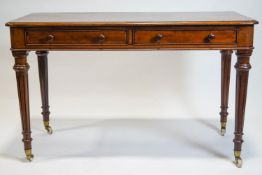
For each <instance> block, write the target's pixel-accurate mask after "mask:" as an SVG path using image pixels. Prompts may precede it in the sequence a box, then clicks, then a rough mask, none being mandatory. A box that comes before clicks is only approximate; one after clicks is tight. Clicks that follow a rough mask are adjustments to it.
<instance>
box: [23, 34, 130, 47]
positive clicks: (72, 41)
mask: <svg viewBox="0 0 262 175" xmlns="http://www.w3.org/2000/svg"><path fill="white" fill-rule="evenodd" d="M26 43H27V45H39V44H41V45H42V44H48V45H89V44H90V45H115V44H117V45H121V44H127V32H126V31H125V30H63V31H62V30H58V31H56V30H50V31H39V30H38V31H27V32H26Z"/></svg>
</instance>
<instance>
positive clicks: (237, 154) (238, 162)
mask: <svg viewBox="0 0 262 175" xmlns="http://www.w3.org/2000/svg"><path fill="white" fill-rule="evenodd" d="M234 154H235V161H234V163H235V165H236V166H237V167H238V168H241V167H242V163H243V161H242V159H241V157H240V154H241V151H235V152H234Z"/></svg>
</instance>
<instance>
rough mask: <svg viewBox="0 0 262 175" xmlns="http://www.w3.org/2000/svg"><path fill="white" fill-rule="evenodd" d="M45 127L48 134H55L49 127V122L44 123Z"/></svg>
mask: <svg viewBox="0 0 262 175" xmlns="http://www.w3.org/2000/svg"><path fill="white" fill-rule="evenodd" d="M44 126H45V129H46V130H47V133H48V134H52V133H53V129H52V128H51V126H50V125H49V121H44Z"/></svg>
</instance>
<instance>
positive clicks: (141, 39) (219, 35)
mask: <svg viewBox="0 0 262 175" xmlns="http://www.w3.org/2000/svg"><path fill="white" fill-rule="evenodd" d="M234 43H236V31H235V30H233V29H232V30H136V31H135V36H134V44H136V45H154V44H160V45H161V44H163V45H166V44H234Z"/></svg>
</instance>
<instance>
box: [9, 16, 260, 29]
mask: <svg viewBox="0 0 262 175" xmlns="http://www.w3.org/2000/svg"><path fill="white" fill-rule="evenodd" d="M257 23H258V21H256V20H254V19H251V18H249V17H246V16H243V15H241V14H239V13H236V12H88V13H32V14H29V15H27V16H24V17H21V18H18V19H16V20H12V21H10V22H8V23H6V26H11V27H40V26H112V25H114V26H116V25H117V26H139V25H149V26H150V25H253V24H257Z"/></svg>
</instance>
